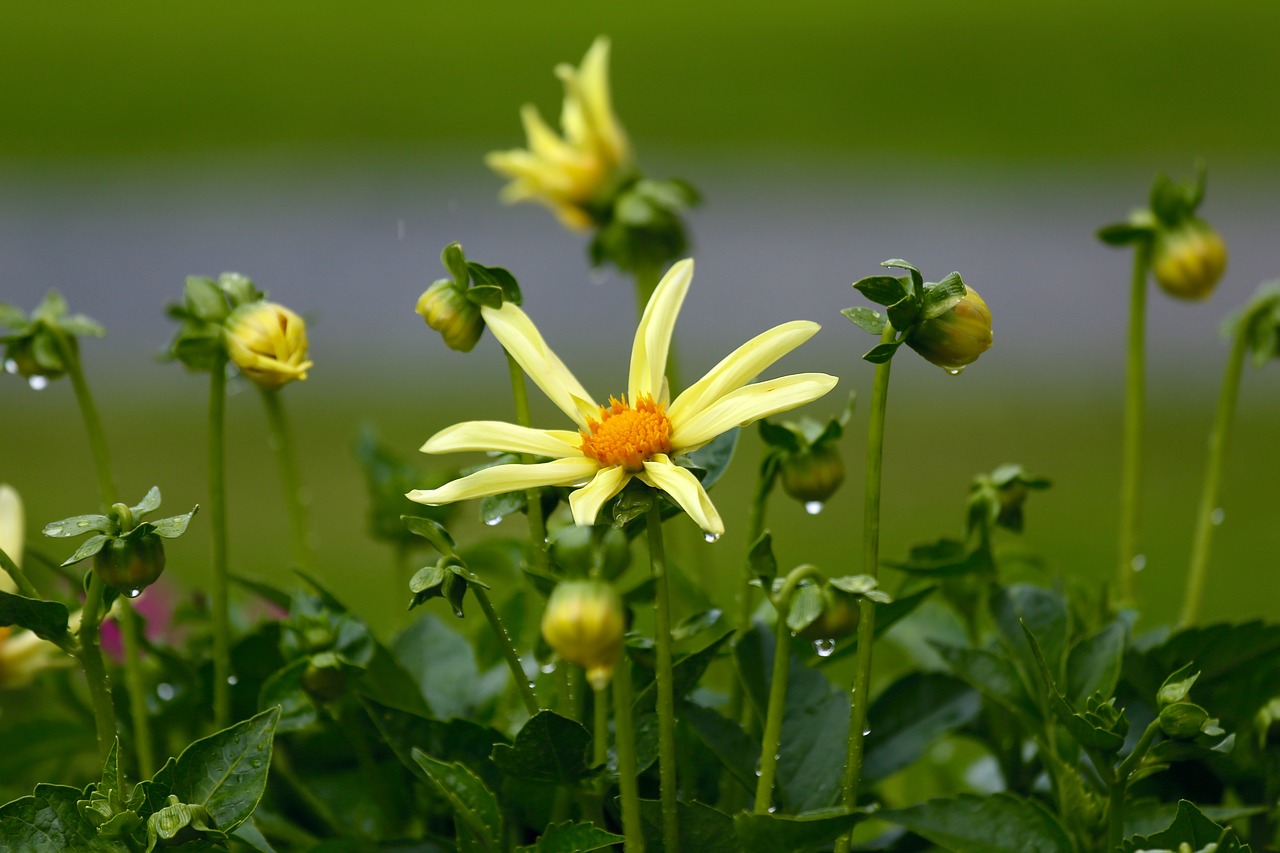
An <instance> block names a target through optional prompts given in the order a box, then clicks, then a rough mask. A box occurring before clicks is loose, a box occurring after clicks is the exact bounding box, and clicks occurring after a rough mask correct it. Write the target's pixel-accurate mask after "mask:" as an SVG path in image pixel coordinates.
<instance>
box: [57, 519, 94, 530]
mask: <svg viewBox="0 0 1280 853" xmlns="http://www.w3.org/2000/svg"><path fill="white" fill-rule="evenodd" d="M88 526H89V522H87V521H85V520H84V519H83V518H82V519H80V520H79V521H77V522H76V527H88ZM58 529H59V530H61V529H62V528H61V527H59V528H58Z"/></svg>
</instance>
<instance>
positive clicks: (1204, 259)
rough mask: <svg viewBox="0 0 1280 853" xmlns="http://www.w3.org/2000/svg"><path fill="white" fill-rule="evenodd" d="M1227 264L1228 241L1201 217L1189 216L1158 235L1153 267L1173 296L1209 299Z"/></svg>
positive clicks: (1166, 290) (1165, 290)
mask: <svg viewBox="0 0 1280 853" xmlns="http://www.w3.org/2000/svg"><path fill="white" fill-rule="evenodd" d="M1226 268H1227V247H1226V244H1225V243H1223V242H1222V238H1221V237H1220V236H1218V232H1217V231H1215V230H1213V228H1211V227H1210V226H1209V224H1208V223H1206V222H1205V221H1204V220H1202V219H1189V220H1187V221H1186V222H1184V223H1182V224H1180V225H1178V226H1177V227H1175V228H1173V229H1170V230H1167V231H1165V230H1162V231H1161V232H1160V233H1159V234H1157V235H1156V242H1155V250H1154V254H1153V255H1152V261H1151V269H1152V272H1154V273H1155V277H1156V283H1157V284H1159V285H1160V287H1161V288H1163V289H1164V292H1165V293H1167V294H1169V295H1170V296H1176V297H1177V298H1179V299H1207V298H1208V297H1209V294H1211V293H1213V289H1214V287H1215V286H1216V285H1217V283H1218V280H1219V279H1220V278H1222V273H1223V271H1225V270H1226Z"/></svg>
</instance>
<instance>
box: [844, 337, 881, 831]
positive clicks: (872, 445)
mask: <svg viewBox="0 0 1280 853" xmlns="http://www.w3.org/2000/svg"><path fill="white" fill-rule="evenodd" d="M893 339H894V329H893V326H892V325H891V324H889V323H885V327H884V332H883V333H882V334H881V336H880V341H881V343H889V342H891V341H892V340H893ZM892 364H893V362H892V360H890V361H885V362H883V363H882V364H877V365H876V375H875V380H874V383H873V384H872V388H871V416H870V417H871V420H870V422H869V424H868V425H867V481H866V492H865V497H864V500H863V515H862V571H863V572H864V573H865V574H868V575H870V576H871V577H873V578H875V577H879V576H880V480H881V469H882V467H883V462H884V417H885V411H886V409H887V407H888V402H889V370H890V367H891V366H892ZM875 629H876V612H875V606H874V605H873V604H872V603H871V600H870V599H868V598H862V599H860V600H859V601H858V663H857V669H856V670H855V671H854V676H853V689H852V690H851V692H850V712H849V745H848V752H847V754H846V756H845V766H844V779H843V790H844V804H845V805H846V806H847V807H849V808H853V807H854V806H856V805H857V804H858V783H859V782H860V781H861V778H862V751H863V743H862V741H863V738H864V737H865V732H866V729H867V708H868V707H869V706H870V704H871V695H870V694H871V651H872V647H873V645H874V644H875ZM849 845H850V838H849V836H847V835H845V836H841V838H840V839H839V840H838V841H837V842H836V853H848V850H849Z"/></svg>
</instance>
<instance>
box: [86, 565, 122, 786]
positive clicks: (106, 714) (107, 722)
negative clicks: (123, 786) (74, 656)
mask: <svg viewBox="0 0 1280 853" xmlns="http://www.w3.org/2000/svg"><path fill="white" fill-rule="evenodd" d="M105 588H106V587H105V584H103V582H102V578H100V577H99V576H98V573H97V572H90V573H89V590H88V592H87V593H86V594H85V600H84V610H82V611H81V615H80V651H79V658H80V666H81V668H83V669H84V680H85V682H86V683H87V684H88V686H89V699H90V701H91V702H92V703H93V721H94V725H95V727H96V728H97V731H98V756H99V758H101V759H102V760H104V761H105V760H106V758H107V754H108V753H110V752H111V747H112V746H113V745H114V744H115V741H116V711H115V708H114V707H113V706H112V704H111V682H110V681H108V680H107V668H106V666H105V665H104V664H103V662H102V649H100V648H99V647H98V641H99V636H100V634H99V626H100V625H101V624H102V595H103V592H104V590H105Z"/></svg>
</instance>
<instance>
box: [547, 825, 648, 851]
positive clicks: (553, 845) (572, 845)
mask: <svg viewBox="0 0 1280 853" xmlns="http://www.w3.org/2000/svg"><path fill="white" fill-rule="evenodd" d="M622 841H623V837H622V836H621V835H614V834H613V833H612V832H606V831H605V830H603V829H601V828H599V827H598V826H596V825H595V824H593V823H585V822H584V823H573V822H572V821H565V822H564V823H558V824H557V823H553V824H552V825H551V826H548V827H547V828H546V831H545V832H543V833H542V835H540V836H538V843H537V844H535V845H534V846H532V847H525V848H522V850H527V851H530V853H590V851H592V850H602V849H604V848H605V847H611V846H612V845H615V844H619V845H620V844H622Z"/></svg>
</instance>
